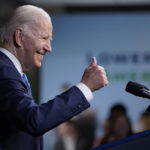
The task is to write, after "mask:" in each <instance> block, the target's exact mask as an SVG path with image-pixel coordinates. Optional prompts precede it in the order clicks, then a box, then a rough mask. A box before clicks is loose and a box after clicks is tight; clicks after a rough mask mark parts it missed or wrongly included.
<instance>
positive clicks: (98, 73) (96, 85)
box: [81, 57, 108, 91]
mask: <svg viewBox="0 0 150 150" xmlns="http://www.w3.org/2000/svg"><path fill="white" fill-rule="evenodd" d="M81 82H82V83H84V84H85V85H86V86H88V87H89V89H90V90H91V91H96V90H98V89H100V88H102V87H104V86H106V85H107V84H108V80H107V77H106V72H105V70H104V68H103V67H101V66H98V65H97V60H96V58H95V57H93V58H92V63H91V64H90V65H89V66H88V67H87V68H86V69H85V71H84V74H83V76H82V79H81Z"/></svg>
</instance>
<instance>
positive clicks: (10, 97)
mask: <svg viewBox="0 0 150 150" xmlns="http://www.w3.org/2000/svg"><path fill="white" fill-rule="evenodd" d="M0 95H1V97H0V106H1V107H0V112H1V114H0V116H3V118H5V120H6V121H9V122H10V124H11V123H12V124H15V126H16V127H17V128H19V129H21V130H23V131H25V132H28V133H29V134H31V135H33V136H39V135H42V134H44V133H45V132H46V131H48V130H50V129H52V128H54V127H56V126H57V125H58V124H60V123H62V122H64V121H66V120H68V119H70V118H71V117H73V116H75V115H77V114H79V113H80V112H81V111H83V110H85V109H86V108H88V107H89V106H90V104H89V103H88V101H87V100H86V98H85V97H84V95H83V94H82V92H81V91H80V90H79V89H78V88H77V87H75V86H74V87H72V88H71V89H69V90H68V91H66V92H64V93H62V94H60V95H58V96H56V97H55V98H54V99H53V100H50V101H48V102H47V103H43V104H40V105H37V104H35V103H34V101H33V99H32V96H30V95H29V94H28V92H27V89H26V88H25V87H24V86H23V85H22V83H21V81H19V80H14V79H10V78H9V79H5V80H4V79H3V80H1V79H0Z"/></svg>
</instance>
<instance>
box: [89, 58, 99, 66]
mask: <svg viewBox="0 0 150 150" xmlns="http://www.w3.org/2000/svg"><path fill="white" fill-rule="evenodd" d="M96 65H97V60H96V57H93V58H92V63H91V64H90V66H96Z"/></svg>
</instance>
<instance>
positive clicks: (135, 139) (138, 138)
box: [90, 130, 150, 150]
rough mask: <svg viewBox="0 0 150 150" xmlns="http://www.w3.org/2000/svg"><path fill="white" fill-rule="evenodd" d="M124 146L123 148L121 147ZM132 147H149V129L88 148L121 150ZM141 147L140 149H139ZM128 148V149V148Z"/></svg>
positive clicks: (94, 149)
mask: <svg viewBox="0 0 150 150" xmlns="http://www.w3.org/2000/svg"><path fill="white" fill-rule="evenodd" d="M123 147H124V148H123ZM130 147H132V149H134V148H136V150H137V149H139V150H142V149H144V150H147V149H146V147H147V148H148V149H150V130H146V131H144V132H140V133H136V134H133V135H131V136H128V137H125V138H123V139H120V140H115V141H113V142H110V143H108V144H104V145H101V146H99V147H96V148H92V149H90V150H106V149H107V150H113V149H116V150H117V149H118V150H123V149H126V150H127V148H129V149H130ZM141 147H142V149H141ZM129 149H128V150H129Z"/></svg>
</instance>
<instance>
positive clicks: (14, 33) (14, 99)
mask: <svg viewBox="0 0 150 150" xmlns="http://www.w3.org/2000/svg"><path fill="white" fill-rule="evenodd" d="M51 39H52V23H51V19H50V17H49V15H48V14H47V13H46V12H45V11H44V10H43V9H41V8H38V7H35V6H31V5H25V6H21V7H19V8H17V9H16V10H15V12H14V14H13V15H12V17H11V18H10V20H9V21H8V23H7V24H6V26H5V27H4V29H3V32H2V34H1V40H2V48H0V150H42V149H43V148H42V147H43V145H42V135H43V134H44V133H45V132H47V131H49V130H50V129H52V128H54V127H56V126H57V125H58V124H60V123H62V122H64V121H66V120H68V119H70V118H71V117H73V116H75V115H77V114H79V113H80V112H81V111H83V110H85V109H86V108H88V107H89V106H90V104H89V102H88V101H90V99H92V92H93V91H95V90H98V89H100V88H102V87H103V86H105V85H107V84H108V81H107V77H106V74H105V71H104V68H102V67H100V66H97V63H96V58H93V60H92V63H91V64H90V65H89V67H87V68H86V70H85V72H84V74H83V76H82V79H81V82H80V83H78V84H77V85H75V86H73V87H72V88H70V89H69V90H68V91H66V92H64V93H62V94H60V95H58V96H56V97H55V98H54V99H53V100H51V101H48V102H47V103H43V104H40V105H37V104H35V103H34V101H33V98H32V94H31V90H30V86H29V83H28V81H27V78H26V76H25V74H24V73H23V71H28V70H30V69H32V68H33V67H41V64H42V60H43V57H44V55H45V53H46V52H51V51H52V49H51V43H50V40H51Z"/></svg>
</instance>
